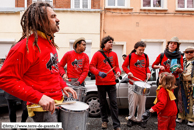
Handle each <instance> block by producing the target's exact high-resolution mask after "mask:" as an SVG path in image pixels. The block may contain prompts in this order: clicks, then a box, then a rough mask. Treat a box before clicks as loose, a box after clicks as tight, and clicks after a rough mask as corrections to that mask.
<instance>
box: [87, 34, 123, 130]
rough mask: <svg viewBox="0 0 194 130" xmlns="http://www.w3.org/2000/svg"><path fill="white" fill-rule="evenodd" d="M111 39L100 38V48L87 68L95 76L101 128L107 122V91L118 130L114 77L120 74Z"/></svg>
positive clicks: (115, 127) (117, 129) (114, 125)
mask: <svg viewBox="0 0 194 130" xmlns="http://www.w3.org/2000/svg"><path fill="white" fill-rule="evenodd" d="M113 41H114V39H113V38H112V37H110V36H106V37H104V38H103V39H102V41H101V44H100V47H101V50H99V51H97V52H96V53H95V54H94V56H93V57H92V60H91V63H90V65H89V68H90V71H91V72H92V73H93V74H94V75H95V78H96V85H97V88H98V97H99V100H100V112H101V118H102V122H103V123H102V128H103V129H106V128H107V123H108V112H107V106H108V103H107V100H106V93H108V96H109V101H110V107H111V109H110V111H111V117H112V121H113V127H114V130H120V121H119V118H118V108H117V99H116V96H117V95H116V85H115V84H116V82H115V80H116V77H119V76H120V74H121V70H120V69H119V63H118V57H117V54H116V53H115V52H113V51H112V47H113ZM115 75H116V76H115Z"/></svg>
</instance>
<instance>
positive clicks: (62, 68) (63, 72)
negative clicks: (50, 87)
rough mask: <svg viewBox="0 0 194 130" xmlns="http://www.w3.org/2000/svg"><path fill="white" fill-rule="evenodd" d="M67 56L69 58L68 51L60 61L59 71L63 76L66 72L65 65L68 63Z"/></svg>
mask: <svg viewBox="0 0 194 130" xmlns="http://www.w3.org/2000/svg"><path fill="white" fill-rule="evenodd" d="M67 58H68V52H67V53H65V55H64V56H63V58H62V59H61V61H60V63H59V73H60V75H61V76H63V75H64V74H65V70H64V66H65V65H66V64H67V60H68V59H67Z"/></svg>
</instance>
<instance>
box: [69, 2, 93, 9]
mask: <svg viewBox="0 0 194 130" xmlns="http://www.w3.org/2000/svg"><path fill="white" fill-rule="evenodd" d="M82 4H83V2H82V0H80V8H75V6H74V0H71V9H91V0H88V8H83V6H82Z"/></svg>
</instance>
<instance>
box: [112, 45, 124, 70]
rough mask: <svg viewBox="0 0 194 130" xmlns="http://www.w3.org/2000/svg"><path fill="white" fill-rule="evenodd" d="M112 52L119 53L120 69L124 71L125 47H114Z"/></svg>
mask: <svg viewBox="0 0 194 130" xmlns="http://www.w3.org/2000/svg"><path fill="white" fill-rule="evenodd" d="M112 50H113V51H114V52H116V53H117V57H118V62H119V68H120V70H121V71H122V70H123V69H122V64H123V58H122V55H123V45H113V48H112Z"/></svg>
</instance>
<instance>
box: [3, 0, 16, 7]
mask: <svg viewBox="0 0 194 130" xmlns="http://www.w3.org/2000/svg"><path fill="white" fill-rule="evenodd" d="M0 8H15V0H4V1H1V4H0Z"/></svg>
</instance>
